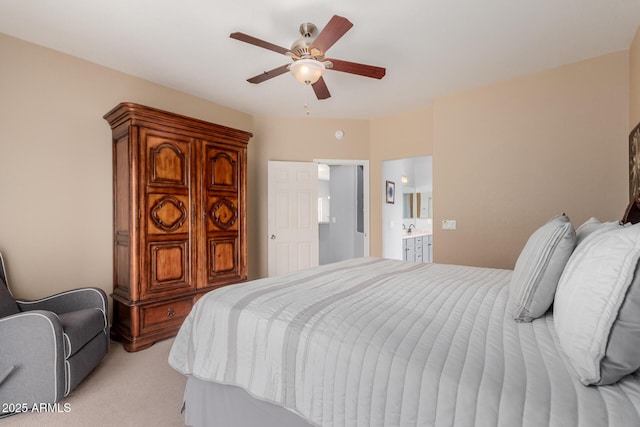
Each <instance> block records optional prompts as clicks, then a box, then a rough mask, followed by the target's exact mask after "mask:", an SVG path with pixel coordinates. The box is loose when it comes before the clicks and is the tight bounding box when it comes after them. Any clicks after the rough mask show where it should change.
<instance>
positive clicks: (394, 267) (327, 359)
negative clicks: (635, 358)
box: [169, 257, 640, 427]
mask: <svg viewBox="0 0 640 427" xmlns="http://www.w3.org/2000/svg"><path fill="white" fill-rule="evenodd" d="M511 274H512V271H511V270H499V269H488V268H478V267H467V266H453V265H440V264H426V263H408V262H402V261H395V260H386V259H378V258H370V257H365V258H358V259H355V260H348V261H342V262H339V263H336V264H330V265H325V266H321V267H318V268H315V269H310V270H306V271H302V272H297V273H292V274H288V275H284V276H280V277H274V278H267V279H261V280H256V281H252V282H247V283H244V284H239V285H234V286H228V287H224V288H221V289H218V290H215V291H212V292H210V293H209V294H207V295H205V296H204V297H203V298H202V299H201V300H200V301H198V303H197V304H196V305H195V306H194V308H193V310H192V312H191V313H190V315H189V316H188V317H187V319H186V320H185V322H184V324H183V325H182V328H181V329H180V331H179V333H178V335H177V337H176V340H175V341H174V344H173V347H172V349H171V353H170V356H169V363H170V365H171V366H172V367H173V368H174V369H176V370H177V371H179V372H181V373H183V374H185V375H190V376H193V377H195V378H197V379H199V380H204V381H213V382H216V383H219V384H228V385H233V386H237V387H240V388H242V389H244V390H246V391H247V392H248V393H249V394H250V395H251V396H253V397H254V398H256V399H259V400H263V401H266V402H270V403H273V404H276V405H278V406H281V407H284V408H287V409H288V410H290V411H291V412H293V413H295V414H298V415H299V416H300V417H302V418H303V419H305V420H307V421H308V422H309V423H310V424H312V425H317V426H335V427H338V426H438V427H441V426H509V427H513V426H536V427H538V426H562V427H567V426H625V427H627V426H635V425H640V416H639V411H640V376H638V375H637V374H632V375H629V376H627V377H625V378H624V379H623V380H621V381H619V382H618V383H616V384H614V385H611V386H598V387H586V386H584V385H582V384H581V383H580V382H579V380H578V377H577V376H576V375H575V373H574V372H573V371H572V368H571V366H570V364H569V362H568V360H567V359H566V358H565V356H564V355H563V353H562V351H561V350H560V347H559V343H558V339H557V335H556V333H555V328H554V325H553V314H552V313H548V314H546V315H545V316H543V317H542V318H540V319H537V320H535V321H533V322H531V323H517V322H515V321H514V320H513V319H512V318H511V315H510V314H509V313H507V312H506V304H507V299H508V292H509V290H508V285H509V282H510V278H511ZM187 404H188V402H187Z"/></svg>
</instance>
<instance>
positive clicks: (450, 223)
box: [442, 219, 457, 230]
mask: <svg viewBox="0 0 640 427" xmlns="http://www.w3.org/2000/svg"><path fill="white" fill-rule="evenodd" d="M456 226H457V224H456V220H455V219H443V220H442V229H443V230H455V229H456Z"/></svg>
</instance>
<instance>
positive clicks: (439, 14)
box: [0, 0, 640, 118]
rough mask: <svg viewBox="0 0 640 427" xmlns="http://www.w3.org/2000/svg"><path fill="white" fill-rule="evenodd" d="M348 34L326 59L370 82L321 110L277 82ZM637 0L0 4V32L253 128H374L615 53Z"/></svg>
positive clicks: (624, 43) (293, 86)
mask: <svg viewBox="0 0 640 427" xmlns="http://www.w3.org/2000/svg"><path fill="white" fill-rule="evenodd" d="M334 14H337V15H341V16H344V17H346V18H348V19H349V20H350V21H351V22H353V24H354V27H353V28H352V29H351V30H350V31H349V32H348V33H347V34H346V35H345V36H344V37H343V38H342V39H340V40H339V41H338V42H337V43H336V44H335V45H334V46H333V47H332V48H331V49H330V50H329V53H328V55H327V56H328V57H333V58H337V59H343V60H347V61H353V62H361V63H365V64H371V65H377V66H382V67H386V69H387V75H386V76H385V77H384V78H383V79H382V80H375V79H369V78H366V77H360V76H355V75H350V74H345V73H340V72H337V71H327V74H326V77H325V81H326V83H327V86H328V87H329V90H330V91H331V94H332V97H331V98H329V99H328V100H325V101H318V100H316V98H315V96H314V94H313V90H312V89H311V88H309V87H304V86H303V85H302V84H300V83H298V82H297V81H296V80H295V79H294V78H293V76H291V75H289V74H284V75H281V76H279V77H276V78H274V79H271V80H269V81H267V82H264V83H261V84H259V85H253V84H250V83H248V82H247V81H246V79H247V78H249V77H252V76H254V75H256V74H259V73H261V72H263V71H265V70H270V69H272V68H275V67H277V66H280V65H282V64H285V63H287V62H290V61H291V60H290V59H289V58H288V57H286V56H283V55H280V54H277V53H275V52H272V51H269V50H265V49H261V48H258V47H255V46H251V45H248V44H246V43H242V42H239V41H237V40H233V39H231V38H229V34H230V33H232V32H235V31H240V32H244V33H247V34H250V35H252V36H255V37H258V38H260V39H263V40H266V41H269V42H271V43H274V44H277V45H280V46H282V47H285V48H289V47H290V45H291V43H292V42H293V41H294V40H296V39H297V38H298V37H299V33H298V27H299V25H300V24H301V23H303V22H312V23H314V24H316V25H317V26H318V27H319V28H320V29H321V28H322V27H324V25H325V24H326V22H327V21H328V20H329V19H330V18H331V16H332V15H334ZM639 25H640V0H535V1H532V0H483V1H478V0H394V1H391V0H322V1H319V0H180V1H176V0H109V1H99V0H0V32H2V33H5V34H9V35H11V36H14V37H18V38H20V39H24V40H27V41H30V42H33V43H36V44H39V45H43V46H47V47H50V48H52V49H56V50H59V51H62V52H65V53H68V54H70V55H74V56H77V57H80V58H84V59H86V60H88V61H91V62H94V63H97V64H101V65H105V66H107V67H110V68H113V69H116V70H119V71H123V72H125V73H128V74H132V75H135V76H139V77H142V78H144V79H147V80H150V81H153V82H156V83H159V84H161V85H164V86H168V87H171V88H175V89H178V90H181V91H183V92H186V93H189V94H192V95H196V96H199V97H202V98H205V99H208V100H211V101H213V102H215V103H218V104H222V105H226V106H229V107H232V108H234V109H237V110H240V111H244V112H246V113H249V114H252V115H279V116H288V117H295V116H299V117H304V116H305V107H304V106H305V104H308V109H309V112H310V115H311V116H312V117H337V118H373V117H379V116H385V115H389V114H394V113H397V112H401V111H407V110H412V109H416V108H420V107H423V106H427V105H430V104H431V103H432V101H433V99H434V97H437V96H440V95H443V94H447V93H451V92H455V91H459V90H462V89H465V88H470V87H475V86H480V85H484V84H489V83H493V82H496V81H501V80H504V79H508V78H511V77H516V76H519V75H524V74H529V73H532V72H536V71H540V70H544V69H548V68H553V67H556V66H559V65H562V64H568V63H572V62H576V61H580V60H583V59H587V58H591V57H595V56H599V55H602V54H605V53H609V52H614V51H619V50H623V49H628V48H629V45H630V43H631V40H632V39H633V37H634V35H635V32H636V30H637V28H638V26H639Z"/></svg>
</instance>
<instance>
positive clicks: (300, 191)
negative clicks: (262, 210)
mask: <svg viewBox="0 0 640 427" xmlns="http://www.w3.org/2000/svg"><path fill="white" fill-rule="evenodd" d="M268 180H269V182H268V195H267V198H268V224H269V231H268V232H269V239H268V241H269V255H268V259H269V276H270V277H271V276H277V275H281V274H285V273H289V272H292V271H298V270H302V269H305V268H310V267H315V266H317V265H318V165H317V164H315V163H312V162H277V161H270V162H269V164H268Z"/></svg>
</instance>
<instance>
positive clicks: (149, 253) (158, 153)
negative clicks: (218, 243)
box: [139, 128, 196, 299]
mask: <svg viewBox="0 0 640 427" xmlns="http://www.w3.org/2000/svg"><path fill="white" fill-rule="evenodd" d="M140 145H141V147H140V148H141V149H140V152H141V159H140V165H141V167H140V172H141V174H143V176H141V177H140V185H141V187H142V188H141V191H140V196H141V197H140V199H141V200H140V202H139V203H140V208H141V211H142V212H144V219H143V221H141V224H140V226H141V230H140V231H141V233H140V236H141V237H140V244H141V249H142V258H141V264H142V265H143V266H144V268H146V269H147V272H146V274H142V275H141V280H140V291H141V292H140V297H141V298H142V299H146V298H152V297H154V296H156V297H157V296H164V295H168V294H171V293H174V294H175V293H183V292H184V291H189V290H193V289H195V282H196V280H195V278H194V277H193V274H194V272H193V271H192V269H191V265H192V261H191V260H192V259H194V257H195V254H194V251H195V249H196V248H195V245H194V242H193V240H194V232H193V226H194V224H193V221H192V210H193V209H194V208H192V206H191V205H192V201H193V200H195V194H194V193H195V188H194V187H193V186H192V185H191V182H192V168H193V163H194V162H193V155H194V154H195V153H194V150H193V145H194V144H193V141H192V140H191V139H190V138H188V137H182V136H180V135H176V134H169V133H165V132H161V131H157V130H153V129H146V128H141V129H140Z"/></svg>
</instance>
